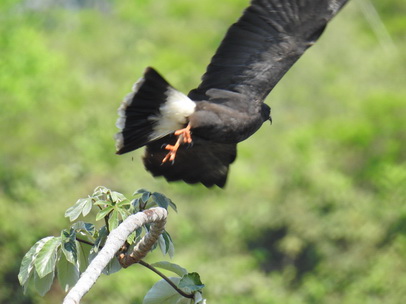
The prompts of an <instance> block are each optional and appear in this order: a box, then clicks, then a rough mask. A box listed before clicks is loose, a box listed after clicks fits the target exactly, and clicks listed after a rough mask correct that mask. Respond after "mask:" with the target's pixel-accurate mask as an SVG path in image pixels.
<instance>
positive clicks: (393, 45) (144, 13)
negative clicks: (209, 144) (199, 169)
mask: <svg viewBox="0 0 406 304" xmlns="http://www.w3.org/2000/svg"><path fill="white" fill-rule="evenodd" d="M247 2H248V1H247V0H223V1H215V0H204V1H203V0H202V1H188V0H167V1H153V0H134V1H127V0H126V1H106V0H105V1H91V0H87V1H85V0H82V1H79V0H76V1H74V0H69V1H34V0H25V1H21V0H7V1H1V3H0V54H1V56H0V103H1V111H0V123H1V126H2V128H1V130H2V132H1V133H0V136H1V142H2V146H1V153H0V204H1V208H0V253H1V259H0V273H1V275H0V302H1V303H58V302H60V301H61V299H62V298H63V292H62V291H61V289H60V288H59V287H58V285H57V284H55V285H54V287H53V289H52V290H51V292H50V293H49V294H47V295H46V296H45V297H44V298H40V297H39V296H37V295H35V294H34V293H30V292H29V293H28V294H27V295H23V294H22V288H21V287H20V286H19V284H18V281H17V273H18V269H19V265H20V262H21V259H22V257H23V255H24V253H25V252H26V251H27V250H28V249H29V248H30V247H31V246H32V245H33V244H34V243H35V241H37V240H38V239H40V238H42V237H44V236H47V235H53V234H54V233H57V232H58V231H60V229H61V227H65V226H66V224H67V223H68V220H67V219H65V218H64V210H66V208H67V207H68V206H70V205H72V203H73V202H75V201H76V200H77V198H78V197H82V196H84V195H87V193H89V192H90V191H91V190H92V189H94V187H95V186H97V185H100V184H102V185H105V186H107V187H109V188H114V189H117V190H118V191H120V192H124V193H129V192H131V191H132V190H133V189H135V188H148V189H151V190H153V191H158V192H162V193H165V194H166V195H167V196H169V197H170V198H171V199H173V200H174V201H175V202H176V203H177V205H178V208H179V214H178V215H172V216H171V217H170V218H169V229H170V231H172V232H173V233H172V237H173V240H174V242H175V245H176V248H177V253H176V255H175V258H174V262H175V263H180V264H182V265H184V266H185V267H187V268H189V269H194V270H196V271H198V272H199V273H200V275H201V277H202V280H203V281H204V282H206V285H207V286H206V291H205V292H206V293H205V297H206V298H207V299H209V301H212V302H215V303H224V304H225V303H234V304H235V303H267V304H269V303H295V304H296V303H403V300H404V299H405V298H406V289H405V288H404V286H405V284H406V204H405V203H406V132H405V131H406V119H405V117H406V86H405V82H406V57H405V55H404V54H406V39H405V35H404V33H405V31H406V20H405V18H404V15H405V13H406V12H405V10H406V9H405V6H404V3H403V0H388V1H378V0H373V1H372V4H373V5H374V7H375V9H376V10H377V13H378V14H377V15H376V14H374V11H373V10H371V7H372V8H373V6H371V2H369V1H366V0H357V1H350V3H349V4H348V5H347V6H346V7H345V8H344V10H343V11H342V12H341V13H340V14H339V15H338V16H337V18H335V19H334V20H333V22H332V23H331V24H330V25H329V26H328V27H327V30H326V32H325V33H324V35H323V36H322V38H321V39H320V41H319V42H318V43H317V44H316V45H315V46H314V47H312V48H311V49H310V50H309V51H308V52H307V53H306V54H305V55H304V56H303V58H302V59H301V60H299V62H298V63H297V64H296V65H295V66H294V67H293V68H292V69H291V70H290V71H289V72H288V74H287V75H286V76H285V77H284V79H283V80H282V81H281V83H280V84H279V85H278V86H277V87H276V88H275V89H274V91H273V92H272V93H271V95H270V97H269V98H268V104H270V105H271V107H272V110H273V119H274V124H273V125H272V126H271V127H270V126H269V125H265V126H263V127H262V129H261V130H260V131H259V132H258V133H257V134H256V135H255V136H253V137H252V138H250V139H249V140H247V141H245V142H243V143H242V144H240V145H239V151H238V152H239V156H238V158H237V161H236V163H235V164H233V165H232V167H231V172H230V173H231V174H230V178H229V181H228V185H227V188H226V189H225V190H219V189H211V190H207V189H205V188H204V187H202V186H190V185H184V184H182V183H175V184H168V183H166V182H165V181H164V180H162V179H154V178H152V177H151V176H150V175H149V174H148V173H146V172H145V170H144V169H143V166H142V164H141V161H140V157H141V155H142V151H141V150H140V151H136V152H134V153H131V154H129V155H125V156H120V157H118V156H116V155H115V154H114V141H113V135H114V133H115V132H116V131H117V130H116V128H115V126H114V124H115V120H116V109H117V108H118V106H119V103H120V101H121V98H122V97H123V96H124V95H125V94H126V93H127V92H128V91H130V88H131V85H132V83H133V82H134V81H136V80H137V79H138V78H139V77H140V76H141V75H142V71H143V69H144V68H145V67H146V66H148V65H151V66H154V67H155V68H157V69H158V70H159V71H160V72H161V73H162V74H163V75H164V76H165V77H166V78H167V79H168V81H169V82H170V83H172V84H173V85H174V86H175V87H176V88H178V89H180V90H182V91H184V92H187V91H188V90H190V89H191V88H193V87H194V86H196V85H197V84H198V83H199V78H200V76H201V75H202V74H203V72H204V70H205V66H206V65H207V63H208V62H209V60H210V57H211V56H212V55H213V53H214V51H215V49H216V47H217V46H218V44H219V42H220V40H221V38H222V37H223V35H224V33H225V31H226V29H227V28H228V27H229V25H230V24H231V23H233V22H234V21H235V20H236V19H237V18H238V17H239V16H240V14H241V11H242V9H243V8H244V7H245V6H246V5H247ZM365 4H366V5H365ZM156 280H157V277H156V276H154V275H153V274H150V273H148V271H146V270H144V269H142V268H141V267H137V266H136V265H135V266H132V267H130V268H129V269H127V270H125V271H122V272H119V273H118V274H113V275H111V276H105V277H103V278H101V279H100V280H99V281H98V283H97V284H96V286H95V287H94V288H93V289H92V290H91V292H90V293H89V294H88V295H87V296H86V297H85V302H86V303H112V302H113V301H114V302H115V301H120V302H122V303H140V301H141V299H142V297H143V296H144V295H145V292H146V291H147V290H148V289H149V288H150V287H151V286H152V284H153V283H154V282H155V281H156Z"/></svg>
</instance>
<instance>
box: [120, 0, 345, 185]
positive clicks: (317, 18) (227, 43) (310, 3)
mask: <svg viewBox="0 0 406 304" xmlns="http://www.w3.org/2000/svg"><path fill="white" fill-rule="evenodd" d="M346 2H347V0H253V1H252V2H251V5H250V6H249V7H248V8H247V9H246V10H245V11H244V13H243V15H242V17H241V18H240V19H239V20H238V21H237V22H236V23H235V24H233V25H232V26H231V27H230V29H229V30H228V32H227V34H226V36H225V38H224V39H223V41H222V43H221V45H220V47H219V48H218V50H217V51H216V54H215V55H214V57H213V58H212V60H211V63H210V64H209V66H208V67H207V71H206V73H205V74H204V75H203V77H202V82H201V84H200V85H199V86H198V87H197V88H196V89H194V90H192V91H191V92H189V94H188V96H186V95H184V94H183V93H181V92H179V91H177V90H176V89H174V88H173V87H172V86H170V85H169V83H168V82H166V80H165V79H163V78H162V76H160V75H159V74H158V73H157V72H156V71H155V70H154V69H152V68H147V69H146V71H145V72H144V76H143V77H142V78H141V79H140V80H139V81H138V82H137V83H136V84H135V85H134V87H133V92H132V93H130V94H129V95H127V97H126V98H125V100H124V101H123V103H122V105H121V107H120V109H119V115H120V118H119V120H118V122H117V126H118V127H119V128H120V129H121V132H119V133H118V134H117V135H116V146H117V153H118V154H122V153H126V152H129V151H132V150H134V149H137V148H140V147H142V146H146V153H145V157H144V165H145V167H146V168H147V170H149V171H150V172H151V173H152V174H153V175H154V176H164V177H165V178H166V179H167V180H168V181H174V180H184V181H186V182H188V183H198V182H200V183H203V184H204V185H205V186H207V187H210V186H213V185H217V186H219V187H223V186H224V185H225V182H226V178H227V174H228V168H229V165H230V164H231V163H232V162H233V161H234V160H235V158H236V145H237V143H239V142H241V141H243V140H245V139H246V138H248V137H249V136H251V135H252V134H254V133H255V132H256V131H257V130H258V129H259V128H260V127H261V125H262V124H263V123H264V122H265V121H267V120H270V121H272V120H271V116H270V112H271V111H270V107H269V106H267V105H266V104H264V103H263V101H264V100H265V98H266V96H267V95H268V94H269V92H270V91H271V90H272V89H273V87H274V86H275V85H276V84H277V83H278V81H279V80H280V79H281V78H282V76H283V75H284V74H285V73H286V72H287V71H288V70H289V68H290V67H291V66H292V65H293V64H294V63H295V62H296V61H297V60H298V59H299V57H300V56H301V55H302V54H303V52H304V51H305V50H306V49H307V48H308V47H310V46H311V45H312V44H314V42H315V41H316V40H317V39H318V38H319V36H320V35H321V34H322V32H323V31H324V29H325V27H326V24H327V22H328V21H329V20H330V19H331V18H332V17H333V16H334V15H335V14H336V13H337V12H338V11H339V10H340V8H341V7H342V6H343V5H344V4H345V3H346Z"/></svg>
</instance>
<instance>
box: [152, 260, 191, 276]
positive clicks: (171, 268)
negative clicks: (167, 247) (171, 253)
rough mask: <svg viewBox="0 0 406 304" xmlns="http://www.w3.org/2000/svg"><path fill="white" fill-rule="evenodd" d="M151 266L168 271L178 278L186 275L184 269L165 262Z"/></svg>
mask: <svg viewBox="0 0 406 304" xmlns="http://www.w3.org/2000/svg"><path fill="white" fill-rule="evenodd" d="M151 266H153V267H157V268H161V269H165V270H168V271H172V272H174V273H176V274H177V275H178V276H180V277H183V276H184V275H187V273H188V272H187V270H186V269H185V268H183V267H181V266H179V265H177V264H174V263H170V262H167V261H161V262H156V263H154V264H151Z"/></svg>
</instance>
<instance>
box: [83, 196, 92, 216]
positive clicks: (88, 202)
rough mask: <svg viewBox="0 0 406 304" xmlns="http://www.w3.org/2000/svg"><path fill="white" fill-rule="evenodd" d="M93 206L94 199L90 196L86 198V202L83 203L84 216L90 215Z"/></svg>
mask: <svg viewBox="0 0 406 304" xmlns="http://www.w3.org/2000/svg"><path fill="white" fill-rule="evenodd" d="M92 207H93V199H92V198H90V197H89V198H88V199H86V202H85V203H84V205H83V209H82V215H83V216H86V215H88V214H89V212H90V210H92Z"/></svg>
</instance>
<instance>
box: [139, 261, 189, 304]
mask: <svg viewBox="0 0 406 304" xmlns="http://www.w3.org/2000/svg"><path fill="white" fill-rule="evenodd" d="M138 264H140V265H142V266H144V267H147V268H148V269H149V270H151V271H153V272H155V273H156V274H157V275H159V276H160V277H161V278H162V279H164V280H165V281H166V282H167V283H168V284H169V285H171V286H172V288H173V289H175V290H176V291H177V292H178V293H179V294H180V295H182V296H184V297H185V298H189V299H193V298H194V295H193V293H187V292H184V291H183V290H182V289H180V288H179V287H178V286H176V284H175V283H174V282H172V281H171V279H170V278H168V277H167V276H166V275H164V274H163V273H162V272H160V271H159V270H158V269H156V268H155V267H154V266H152V265H150V264H148V263H147V262H144V261H143V260H140V261H139V262H138Z"/></svg>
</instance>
